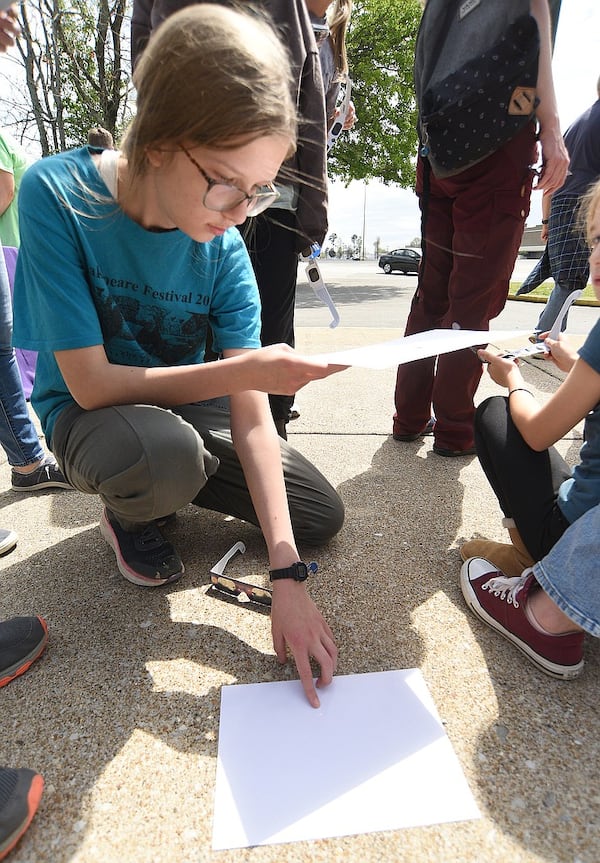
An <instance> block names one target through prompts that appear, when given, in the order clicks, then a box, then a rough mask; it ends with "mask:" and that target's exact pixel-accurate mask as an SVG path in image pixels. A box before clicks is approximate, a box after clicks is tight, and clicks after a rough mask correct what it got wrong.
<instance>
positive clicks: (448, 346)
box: [311, 330, 526, 369]
mask: <svg viewBox="0 0 600 863" xmlns="http://www.w3.org/2000/svg"><path fill="white" fill-rule="evenodd" d="M518 337H521V338H525V337H526V334H525V333H524V332H523V330H506V331H499V330H498V331H496V330H491V331H489V332H488V331H487V330H428V331H427V332H426V333H415V334H414V335H412V336H404V337H403V338H399V339H392V341H389V342H378V343H377V344H374V345H365V346H364V347H361V348H350V349H348V350H344V351H335V352H334V353H329V354H317V355H315V356H312V357H311V359H315V360H323V361H325V362H327V363H330V364H332V365H341V366H361V367H362V368H365V369H387V368H392V367H393V366H399V365H402V363H410V362H412V361H413V360H422V359H424V358H425V357H435V356H437V355H438V354H448V353H450V352H451V351H459V350H461V349H462V348H470V347H473V346H474V345H487V344H489V343H490V342H493V343H494V344H495V345H498V344H502V343H503V342H506V341H510V340H511V339H515V338H518Z"/></svg>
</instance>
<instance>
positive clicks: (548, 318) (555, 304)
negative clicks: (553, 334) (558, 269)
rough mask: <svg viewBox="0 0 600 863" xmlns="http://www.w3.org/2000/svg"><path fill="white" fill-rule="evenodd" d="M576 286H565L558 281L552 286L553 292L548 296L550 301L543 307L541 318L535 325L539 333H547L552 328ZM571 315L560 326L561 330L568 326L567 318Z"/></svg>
mask: <svg viewBox="0 0 600 863" xmlns="http://www.w3.org/2000/svg"><path fill="white" fill-rule="evenodd" d="M574 290H576V288H563V287H562V286H561V285H559V284H558V283H556V284H555V285H554V287H553V288H552V293H551V294H550V296H549V297H548V301H547V303H546V305H545V306H544V308H543V309H542V313H541V314H540V317H539V320H538V322H537V324H536V325H535V330H536V332H538V333H546V332H548V330H551V329H552V324H553V323H554V321H555V320H556V319H557V317H558V314H559V312H560V310H561V309H562V307H563V303H564V301H565V300H566V299H567V297H568V296H569V294H572V293H573V291H574ZM568 317H569V316H568V315H566V316H565V318H564V320H563V322H562V326H561V328H560V330H561V332H564V331H565V330H566V328H567V318H568Z"/></svg>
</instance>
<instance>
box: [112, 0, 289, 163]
mask: <svg viewBox="0 0 600 863" xmlns="http://www.w3.org/2000/svg"><path fill="white" fill-rule="evenodd" d="M290 75H291V72H290V62H289V59H288V56H287V54H286V51H285V48H284V47H283V45H282V43H281V42H280V40H279V38H278V36H277V34H276V33H275V31H274V29H273V28H272V27H271V26H270V25H269V24H268V23H267V21H266V19H262V18H261V17H260V16H259V15H258V14H256V13H254V14H250V13H249V12H242V11H241V10H237V11H234V10H232V9H228V8H226V7H222V6H218V5H212V4H204V3H201V4H196V5H193V6H189V7H186V8H184V9H181V10H180V11H179V12H176V13H174V14H173V15H171V16H170V17H169V18H167V19H166V21H164V23H163V24H161V25H160V27H158V29H157V30H156V31H155V32H154V33H153V34H152V36H151V37H150V40H149V41H148V44H147V46H146V48H145V49H144V53H143V54H142V56H141V58H140V60H139V63H138V64H137V66H136V69H135V72H134V75H133V82H134V85H135V87H136V90H137V112H136V115H135V117H134V119H133V121H132V122H131V125H130V127H129V129H128V130H127V132H126V134H125V137H124V139H123V141H122V144H121V149H122V150H123V152H124V154H125V156H126V157H127V160H128V166H129V173H130V177H131V178H132V179H135V178H136V177H139V176H141V175H143V174H144V173H145V172H146V170H147V156H146V153H147V150H148V149H150V148H155V149H162V150H168V149H171V148H172V149H173V151H175V150H176V149H177V146H178V144H180V143H183V142H186V143H187V144H193V145H196V146H207V147H215V146H218V147H221V148H225V149H226V148H228V147H237V146H240V145H241V144H243V143H247V142H250V141H253V140H255V139H256V138H260V137H262V136H263V135H282V136H283V137H285V138H288V139H289V140H290V154H291V153H293V152H294V149H295V146H296V134H297V116H296V108H295V105H294V103H293V101H292V98H291V95H290V94H291V86H290Z"/></svg>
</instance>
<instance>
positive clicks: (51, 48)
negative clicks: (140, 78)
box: [10, 0, 130, 156]
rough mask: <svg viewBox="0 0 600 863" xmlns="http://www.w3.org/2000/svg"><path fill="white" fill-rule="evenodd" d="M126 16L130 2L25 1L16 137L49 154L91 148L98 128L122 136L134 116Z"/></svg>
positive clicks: (12, 111)
mask: <svg viewBox="0 0 600 863" xmlns="http://www.w3.org/2000/svg"><path fill="white" fill-rule="evenodd" d="M126 10H127V0H95V2H91V0H70V2H68V3H67V2H65V0H28V2H27V3H24V2H23V3H21V6H20V23H21V28H22V31H23V35H22V37H21V38H20V39H19V42H18V50H19V54H20V60H21V64H22V70H23V74H24V78H25V85H26V87H25V92H22V91H20V90H19V88H18V87H17V88H14V87H13V90H12V97H11V109H10V114H11V117H12V118H13V120H12V125H13V127H14V128H13V133H14V134H16V136H17V137H19V138H21V140H23V139H24V138H29V139H32V138H34V139H36V140H37V141H39V143H40V148H41V151H42V155H44V156H46V155H48V154H49V153H53V152H56V151H59V150H65V149H67V148H69V147H72V146H77V145H80V144H83V143H85V142H86V140H87V132H88V129H90V128H91V127H92V126H98V125H100V126H103V127H104V128H106V129H108V131H109V132H111V133H112V134H113V136H114V137H118V136H119V132H120V130H121V127H122V126H123V124H124V122H125V120H126V118H127V116H128V111H129V108H128V96H129V91H130V64H129V51H128V41H129V26H128V23H129V22H128V18H127V17H126ZM13 74H14V73H13Z"/></svg>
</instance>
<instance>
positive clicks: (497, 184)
mask: <svg viewBox="0 0 600 863" xmlns="http://www.w3.org/2000/svg"><path fill="white" fill-rule="evenodd" d="M535 161H536V142H535V128H534V124H533V123H530V124H528V125H527V126H526V127H525V128H524V129H523V130H522V131H521V132H520V133H519V135H518V136H517V137H516V138H513V140H512V141H509V142H508V143H507V144H505V146H504V147H503V148H502V149H501V150H498V151H497V152H496V153H494V154H493V155H491V156H489V157H488V158H487V159H485V160H484V161H483V162H480V163H479V164H477V165H473V166H472V167H471V168H467V169H466V170H464V171H462V172H461V173H460V174H456V175H455V176H453V177H448V178H446V179H443V180H439V179H436V177H434V175H433V173H432V172H431V171H430V170H429V165H428V164H426V162H425V161H424V160H423V159H421V157H419V160H418V164H417V195H418V196H419V206H420V208H421V234H422V245H423V259H422V263H421V269H420V272H419V279H418V284H417V291H416V293H415V296H414V297H413V300H412V304H411V310H410V314H409V316H408V321H407V324H406V330H405V335H407V336H408V335H412V334H413V333H421V332H425V331H426V330H432V329H439V328H442V329H445V328H450V327H452V325H453V324H457V325H458V326H459V327H460V328H461V329H463V330H487V329H488V327H489V322H490V320H491V319H492V318H495V317H496V316H497V315H499V314H500V312H501V311H502V309H503V308H504V305H505V303H506V297H507V294H508V286H509V280H510V277H511V275H512V271H513V268H514V263H515V260H516V257H517V254H518V250H519V244H520V242H521V237H522V234H523V228H524V224H525V219H526V217H527V215H528V213H529V200H530V196H531V184H532V179H533V171H532V170H531V166H532V165H533V164H534V163H535ZM428 187H429V188H428ZM481 373H482V366H481V363H480V361H479V360H478V359H477V356H476V355H475V354H474V353H473V351H471V350H469V349H465V350H461V351H454V352H453V353H450V354H443V355H441V356H439V357H431V358H428V359H423V360H416V361H415V362H412V363H406V364H404V365H401V366H399V367H398V373H397V378H396V392H395V403H396V412H395V414H394V434H412V433H415V432H419V431H421V430H422V429H423V428H424V427H425V425H426V423H427V421H428V420H429V417H430V416H431V411H432V407H433V412H434V413H435V417H436V424H435V430H434V435H435V444H436V446H438V447H441V448H444V449H451V450H463V449H468V448H469V447H471V446H473V417H474V413H475V408H474V405H473V397H474V395H475V391H476V389H477V386H478V384H479V380H480V378H481Z"/></svg>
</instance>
